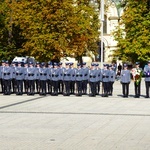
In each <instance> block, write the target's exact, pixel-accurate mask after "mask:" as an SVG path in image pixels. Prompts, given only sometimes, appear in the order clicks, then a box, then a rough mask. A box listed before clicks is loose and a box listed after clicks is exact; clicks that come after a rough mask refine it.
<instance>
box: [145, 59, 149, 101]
mask: <svg viewBox="0 0 150 150" xmlns="http://www.w3.org/2000/svg"><path fill="white" fill-rule="evenodd" d="M144 74H145V86H146V97H145V98H149V88H150V61H148V65H147V66H145V67H144Z"/></svg>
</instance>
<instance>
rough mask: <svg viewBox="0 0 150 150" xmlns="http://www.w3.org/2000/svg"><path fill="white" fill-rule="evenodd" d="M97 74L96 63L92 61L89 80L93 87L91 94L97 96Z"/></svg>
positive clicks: (91, 87)
mask: <svg viewBox="0 0 150 150" xmlns="http://www.w3.org/2000/svg"><path fill="white" fill-rule="evenodd" d="M96 74H97V73H96V69H95V64H94V63H92V64H91V69H90V70H89V74H88V81H89V85H90V89H91V93H90V94H89V96H90V97H95V96H96Z"/></svg>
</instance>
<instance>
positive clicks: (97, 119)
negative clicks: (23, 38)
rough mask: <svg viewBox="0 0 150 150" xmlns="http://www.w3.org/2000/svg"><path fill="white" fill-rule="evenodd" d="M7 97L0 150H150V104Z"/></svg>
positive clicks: (0, 102)
mask: <svg viewBox="0 0 150 150" xmlns="http://www.w3.org/2000/svg"><path fill="white" fill-rule="evenodd" d="M121 94H122V93H121V85H120V84H119V81H117V82H115V85H114V95H113V96H112V97H108V98H102V97H101V96H96V97H94V98H93V97H88V96H83V97H75V96H70V97H64V96H62V95H59V96H58V97H54V96H46V97H42V96H38V95H35V96H26V95H23V96H16V95H11V96H3V95H2V94H0V150H149V149H150V98H149V99H145V98H144V95H145V85H144V82H142V95H143V96H141V98H140V99H135V98H134V97H133V96H134V89H133V83H131V85H130V96H129V98H122V97H121Z"/></svg>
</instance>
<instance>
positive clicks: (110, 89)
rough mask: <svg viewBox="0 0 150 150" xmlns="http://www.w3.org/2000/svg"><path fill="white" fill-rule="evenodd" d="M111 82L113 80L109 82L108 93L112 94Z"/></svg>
mask: <svg viewBox="0 0 150 150" xmlns="http://www.w3.org/2000/svg"><path fill="white" fill-rule="evenodd" d="M113 84H114V82H109V87H108V88H109V94H112V93H113Z"/></svg>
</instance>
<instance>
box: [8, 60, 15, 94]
mask: <svg viewBox="0 0 150 150" xmlns="http://www.w3.org/2000/svg"><path fill="white" fill-rule="evenodd" d="M11 70H12V80H11V86H10V88H11V87H12V93H16V88H17V85H16V64H15V62H12V66H11Z"/></svg>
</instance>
